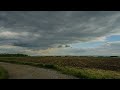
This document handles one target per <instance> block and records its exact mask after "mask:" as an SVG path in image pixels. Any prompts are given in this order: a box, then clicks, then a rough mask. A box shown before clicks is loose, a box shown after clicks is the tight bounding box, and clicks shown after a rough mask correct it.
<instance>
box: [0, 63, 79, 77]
mask: <svg viewBox="0 0 120 90" xmlns="http://www.w3.org/2000/svg"><path fill="white" fill-rule="evenodd" d="M0 66H2V67H4V68H5V69H6V70H7V71H8V73H9V79H77V78H76V77H74V76H69V75H65V74H61V73H60V72H57V71H54V70H50V69H44V68H38V67H33V66H29V65H19V64H11V63H4V62H0Z"/></svg>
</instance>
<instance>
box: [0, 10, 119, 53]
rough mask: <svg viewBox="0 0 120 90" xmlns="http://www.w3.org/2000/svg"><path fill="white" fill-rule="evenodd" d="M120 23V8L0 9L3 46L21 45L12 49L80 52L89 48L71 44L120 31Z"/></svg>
mask: <svg viewBox="0 0 120 90" xmlns="http://www.w3.org/2000/svg"><path fill="white" fill-rule="evenodd" d="M119 23H120V12H119V11H0V46H5V47H4V49H5V50H6V47H9V46H12V47H16V48H18V49H19V50H18V49H16V48H12V49H11V50H8V49H7V51H8V52H9V51H10V52H13V53H16V52H18V53H19V51H20V52H22V53H29V54H41V55H44V54H46V53H47V52H50V53H51V54H52V53H53V54H55V53H56V52H58V51H57V50H59V51H61V53H58V54H76V53H77V54H79V53H80V52H81V51H82V52H87V51H86V50H82V49H80V50H76V49H73V48H71V47H70V44H74V43H77V42H83V43H84V42H90V41H104V40H105V39H106V37H108V36H110V35H115V34H119V35H120V30H119V28H120V25H119ZM7 45H8V46H7ZM111 45H112V44H111ZM113 46H116V47H117V45H113ZM50 48H51V49H50ZM65 48H66V49H65ZM117 48H119V46H118V47H117ZM0 49H1V52H3V51H5V50H3V47H2V48H1V47H0ZM107 50H108V49H107ZM114 50H115V49H114ZM54 52H55V53H54ZM63 52H65V53H63ZM70 52H71V53H70ZM96 52H98V51H96ZM50 53H48V54H49V55H50ZM87 53H88V52H87ZM80 54H81V53H80ZM88 54H89V53H88Z"/></svg>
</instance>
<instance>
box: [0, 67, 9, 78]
mask: <svg viewBox="0 0 120 90" xmlns="http://www.w3.org/2000/svg"><path fill="white" fill-rule="evenodd" d="M7 78H8V72H7V71H6V70H5V69H4V68H3V67H1V66H0V79H7Z"/></svg>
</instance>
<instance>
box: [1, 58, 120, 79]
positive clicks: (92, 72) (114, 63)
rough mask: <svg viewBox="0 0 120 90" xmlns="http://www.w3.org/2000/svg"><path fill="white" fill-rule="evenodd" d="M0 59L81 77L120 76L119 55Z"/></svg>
mask: <svg viewBox="0 0 120 90" xmlns="http://www.w3.org/2000/svg"><path fill="white" fill-rule="evenodd" d="M0 61H1V62H10V63H18V64H27V65H32V66H40V67H45V68H51V69H55V70H58V71H60V72H62V73H65V74H70V75H73V76H76V77H79V78H96V79H97V78H98V79H99V78H100V79H101V78H120V58H119V57H117V58H116V57H83V56H81V57H79V56H66V57H60V56H56V57H55V56H54V57H53V56H42V57H0Z"/></svg>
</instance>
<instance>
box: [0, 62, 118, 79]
mask: <svg viewBox="0 0 120 90" xmlns="http://www.w3.org/2000/svg"><path fill="white" fill-rule="evenodd" d="M0 61H1V62H8V63H15V64H24V65H31V66H36V67H42V68H48V69H53V70H57V71H60V72H61V73H64V74H68V75H73V76H76V77H78V78H81V79H120V72H118V71H110V70H102V69H90V68H76V67H70V66H59V65H53V64H43V63H33V62H25V61H17V60H0Z"/></svg>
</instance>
